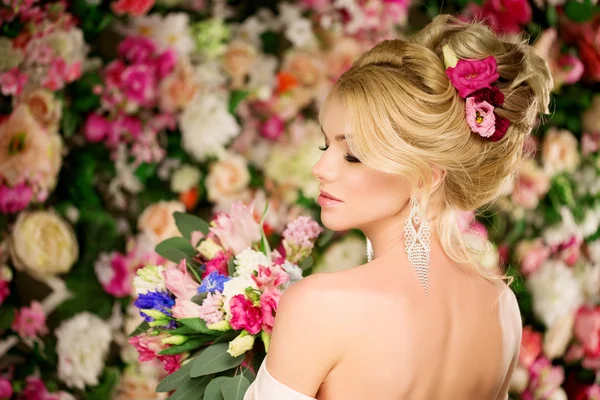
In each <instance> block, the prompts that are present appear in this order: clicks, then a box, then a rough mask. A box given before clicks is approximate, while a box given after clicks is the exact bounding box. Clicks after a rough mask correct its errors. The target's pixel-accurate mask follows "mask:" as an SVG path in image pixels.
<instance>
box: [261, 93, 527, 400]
mask: <svg viewBox="0 0 600 400" xmlns="http://www.w3.org/2000/svg"><path fill="white" fill-rule="evenodd" d="M325 107H326V108H325V110H324V114H323V115H324V116H323V131H324V134H325V144H326V146H325V147H326V150H325V151H324V153H323V156H322V157H321V159H320V160H319V161H318V162H317V163H316V164H315V166H314V168H313V174H314V175H315V177H316V178H317V179H318V180H319V181H320V183H321V189H322V190H325V191H327V192H328V193H330V194H331V195H333V196H335V197H337V198H339V199H340V200H342V203H341V204H339V205H335V206H333V207H323V208H322V210H321V217H322V221H323V223H324V225H325V226H327V227H328V228H330V229H332V230H346V229H350V228H357V229H360V230H362V231H363V232H364V233H365V234H366V235H367V237H369V238H370V239H371V241H372V243H373V248H374V253H375V260H373V261H372V262H370V263H368V264H365V265H361V266H359V267H357V268H353V269H351V270H346V271H339V272H333V273H323V274H316V275H312V276H309V277H308V278H306V279H304V280H302V281H300V282H298V283H296V284H294V285H292V286H291V287H290V288H289V289H288V290H287V291H286V292H285V293H284V295H283V297H282V299H281V301H280V303H279V308H278V311H277V316H276V320H275V327H274V331H273V335H272V339H271V347H270V349H269V353H268V357H267V369H268V371H269V372H270V373H271V375H273V377H274V378H275V379H277V380H278V381H280V382H282V383H283V384H285V385H287V386H289V387H290V388H292V389H294V390H296V391H298V392H300V393H303V394H306V395H308V396H311V397H315V398H317V399H319V400H342V399H343V400H352V399H357V400H358V399H366V398H369V399H411V400H421V399H422V400H425V399H427V400H435V399H453V400H461V399H464V400H467V399H468V400H473V399H503V400H504V399H506V398H507V388H508V383H509V381H510V376H511V375H512V372H513V371H514V368H515V366H516V363H517V359H518V352H519V348H520V342H521V317H520V312H519V308H518V304H517V301H516V299H515V297H514V295H513V293H512V291H511V290H509V289H507V287H506V285H505V284H504V283H502V282H490V281H488V280H486V279H484V278H483V277H481V276H480V275H479V274H478V273H476V272H473V271H472V270H471V269H469V268H465V266H464V265H463V266H460V265H457V264H456V263H455V262H454V261H452V260H451V259H449V258H448V257H447V256H446V254H445V252H444V251H443V249H442V246H441V245H440V243H439V241H438V240H437V237H436V235H435V232H432V241H431V253H430V254H431V263H430V270H429V277H428V279H429V295H428V296H427V297H425V293H424V290H423V288H422V286H421V284H420V282H419V280H418V279H417V276H416V273H415V271H414V269H413V268H412V266H411V265H410V264H409V262H408V259H407V257H406V253H405V248H404V238H403V232H404V231H403V227H404V222H405V220H406V217H407V216H408V213H409V211H410V210H409V208H410V205H409V199H410V196H411V194H412V193H413V191H414V188H411V187H410V185H409V184H408V181H407V180H405V179H404V178H402V177H398V176H393V175H390V174H386V173H383V172H379V171H376V170H374V169H371V168H369V167H367V166H366V165H364V164H362V163H352V162H348V159H350V160H351V159H352V158H351V157H352V155H351V154H350V153H349V149H348V145H347V144H346V143H345V140H344V139H343V137H344V135H348V134H350V132H347V131H345V128H344V127H345V125H344V121H346V111H345V109H344V107H343V105H342V104H341V103H340V102H339V101H337V100H336V99H335V98H332V99H330V100H329V101H328V102H327V104H325ZM432 174H433V182H434V185H433V186H434V188H435V187H437V186H438V184H439V182H440V181H441V179H442V178H443V173H442V172H441V171H436V170H435V169H433V171H432ZM282 400H284V399H282Z"/></svg>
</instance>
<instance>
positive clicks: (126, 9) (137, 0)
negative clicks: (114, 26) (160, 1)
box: [110, 0, 155, 17]
mask: <svg viewBox="0 0 600 400" xmlns="http://www.w3.org/2000/svg"><path fill="white" fill-rule="evenodd" d="M154 1H155V0H117V1H113V3H112V4H111V5H110V6H111V8H112V10H113V11H114V12H115V14H117V15H123V14H129V15H131V16H134V17H139V16H142V15H144V14H146V13H147V12H148V11H149V10H150V9H151V8H152V6H153V5H154Z"/></svg>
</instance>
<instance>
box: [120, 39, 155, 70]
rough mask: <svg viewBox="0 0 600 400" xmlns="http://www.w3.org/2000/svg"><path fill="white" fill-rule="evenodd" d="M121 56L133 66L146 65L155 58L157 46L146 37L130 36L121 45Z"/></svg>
mask: <svg viewBox="0 0 600 400" xmlns="http://www.w3.org/2000/svg"><path fill="white" fill-rule="evenodd" d="M117 50H118V52H119V55H120V56H121V57H123V58H124V59H126V60H127V61H129V62H130V63H132V64H137V63H145V62H146V61H149V60H151V59H152V58H153V57H154V53H155V52H156V45H155V44H154V42H153V41H152V40H151V39H149V38H147V37H144V36H128V37H126V38H125V39H124V40H123V41H121V43H119V45H118V47H117Z"/></svg>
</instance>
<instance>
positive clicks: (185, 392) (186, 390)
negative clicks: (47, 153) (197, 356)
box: [167, 376, 211, 400]
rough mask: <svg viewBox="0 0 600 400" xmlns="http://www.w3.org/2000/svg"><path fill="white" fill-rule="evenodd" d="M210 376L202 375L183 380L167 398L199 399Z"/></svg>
mask: <svg viewBox="0 0 600 400" xmlns="http://www.w3.org/2000/svg"><path fill="white" fill-rule="evenodd" d="M210 378H211V377H210V376H203V377H201V378H196V379H190V380H187V381H185V382H183V383H182V384H181V385H180V386H179V387H177V390H175V393H173V394H172V395H170V396H169V397H167V400H201V399H202V396H203V395H204V390H205V389H206V385H208V382H210Z"/></svg>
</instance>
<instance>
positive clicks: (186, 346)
mask: <svg viewBox="0 0 600 400" xmlns="http://www.w3.org/2000/svg"><path fill="white" fill-rule="evenodd" d="M214 340H215V338H214V336H200V337H194V338H191V339H188V340H186V341H185V342H183V343H182V344H178V345H175V346H171V347H167V348H166V349H164V350H162V351H161V352H159V353H158V354H159V355H161V356H168V355H173V354H181V353H185V352H186V351H190V350H194V349H196V348H198V347H200V346H202V345H203V344H206V343H209V342H212V341H214Z"/></svg>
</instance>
